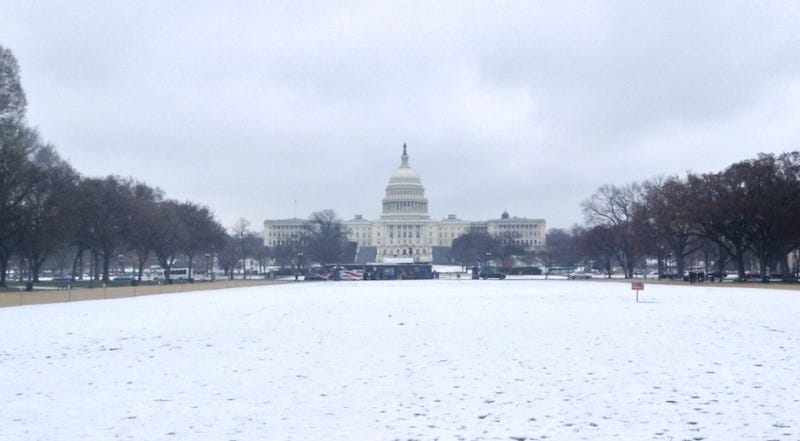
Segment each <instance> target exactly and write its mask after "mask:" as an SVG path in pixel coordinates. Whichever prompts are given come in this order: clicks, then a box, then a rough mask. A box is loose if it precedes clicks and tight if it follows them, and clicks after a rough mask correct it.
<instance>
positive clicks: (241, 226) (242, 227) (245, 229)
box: [231, 218, 250, 279]
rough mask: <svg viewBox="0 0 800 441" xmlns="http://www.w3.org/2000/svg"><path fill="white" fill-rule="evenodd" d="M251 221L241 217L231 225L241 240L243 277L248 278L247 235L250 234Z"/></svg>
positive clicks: (234, 234)
mask: <svg viewBox="0 0 800 441" xmlns="http://www.w3.org/2000/svg"><path fill="white" fill-rule="evenodd" d="M249 228H250V222H249V221H248V220H247V219H245V218H239V219H238V220H237V221H236V223H234V224H233V226H231V232H232V233H233V236H234V237H236V239H237V240H238V241H239V246H240V247H241V253H242V254H241V258H242V277H243V278H245V279H247V269H246V264H247V237H248V236H249V235H250V230H249ZM231 279H233V272H231Z"/></svg>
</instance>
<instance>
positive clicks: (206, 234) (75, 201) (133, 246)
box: [0, 46, 230, 286]
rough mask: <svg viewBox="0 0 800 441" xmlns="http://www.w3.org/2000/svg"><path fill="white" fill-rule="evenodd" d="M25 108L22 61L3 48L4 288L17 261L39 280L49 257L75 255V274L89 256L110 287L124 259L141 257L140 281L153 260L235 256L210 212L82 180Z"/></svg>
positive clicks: (0, 247) (0, 262)
mask: <svg viewBox="0 0 800 441" xmlns="http://www.w3.org/2000/svg"><path fill="white" fill-rule="evenodd" d="M26 106H27V100H26V97H25V93H24V91H23V88H22V86H21V83H20V77H19V66H18V64H17V61H16V59H15V57H14V55H13V54H12V53H11V51H10V50H8V49H6V48H4V47H2V46H0V286H6V277H7V274H8V270H9V265H10V262H11V261H12V259H19V262H20V264H21V265H22V266H24V268H18V269H19V270H23V269H24V270H25V271H26V272H27V273H28V274H29V280H32V281H37V280H38V277H39V274H40V272H41V270H42V268H43V265H44V264H45V262H46V261H47V259H48V258H50V257H51V256H53V255H54V254H56V253H62V254H63V253H64V252H66V251H69V250H71V254H72V256H73V258H72V265H71V268H69V273H70V274H71V275H75V274H76V273H78V272H79V271H78V266H80V267H81V268H82V267H83V259H84V256H87V255H88V256H89V258H90V260H91V263H90V267H91V268H92V274H93V277H96V278H98V279H102V280H103V281H105V282H108V281H109V280H110V273H111V271H110V270H111V268H112V265H113V263H114V261H115V259H116V258H117V257H118V256H119V255H120V254H123V253H125V254H128V255H132V256H134V257H135V260H136V263H135V267H136V270H137V271H136V272H137V274H138V277H139V280H141V277H142V274H143V271H144V268H145V266H146V265H147V263H148V262H149V261H151V260H154V261H157V262H158V263H159V264H160V265H161V266H162V267H163V268H165V269H167V270H169V268H170V267H171V266H172V265H173V264H174V263H175V261H176V260H177V259H178V258H181V259H186V260H188V263H189V267H192V266H193V265H192V263H193V261H194V260H195V259H197V258H198V256H200V255H203V254H206V253H220V254H224V253H225V251H226V250H228V249H229V246H228V244H229V242H230V237H229V236H228V235H227V233H226V231H225V229H224V228H223V227H222V226H221V225H220V224H219V222H217V220H216V219H215V218H214V215H213V213H212V212H211V210H210V209H209V208H208V207H205V206H202V205H199V204H196V203H193V202H179V201H176V200H173V199H167V198H165V197H164V194H163V192H162V191H161V190H159V189H157V188H153V187H150V186H148V185H147V184H145V183H142V182H138V181H135V180H133V179H131V178H123V177H119V176H108V177H103V178H95V177H85V176H82V175H81V174H80V173H78V172H77V171H76V170H75V169H74V168H73V167H72V166H71V165H70V164H69V163H68V162H67V161H65V160H64V159H62V158H61V157H60V156H59V155H58V153H57V152H56V149H55V147H54V146H53V145H52V144H49V143H45V142H44V141H42V138H41V136H40V135H39V132H38V131H37V130H36V129H34V128H31V127H29V126H28V125H27V123H26V119H25V113H26ZM81 274H82V272H81ZM165 275H166V277H169V271H166V272H165Z"/></svg>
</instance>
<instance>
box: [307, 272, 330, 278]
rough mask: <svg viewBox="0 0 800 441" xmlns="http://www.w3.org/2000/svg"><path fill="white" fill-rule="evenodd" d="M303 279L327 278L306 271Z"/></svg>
mask: <svg viewBox="0 0 800 441" xmlns="http://www.w3.org/2000/svg"><path fill="white" fill-rule="evenodd" d="M303 280H328V279H326V278H325V277H323V276H322V274H316V273H308V274H306V275H305V277H303Z"/></svg>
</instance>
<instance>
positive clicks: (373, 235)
mask: <svg viewBox="0 0 800 441" xmlns="http://www.w3.org/2000/svg"><path fill="white" fill-rule="evenodd" d="M408 159H409V158H408V153H407V151H406V146H405V145H404V146H403V154H402V156H401V157H400V167H399V168H398V169H397V170H395V172H394V173H393V174H392V176H391V177H390V178H389V184H388V185H387V186H386V195H385V197H384V198H383V200H382V201H381V202H382V212H381V217H380V219H377V220H374V221H370V220H367V219H364V218H363V216H361V215H356V216H355V218H353V219H352V220H348V221H344V222H342V226H343V228H344V230H345V231H347V237H348V240H349V241H351V242H355V243H357V244H358V247H359V248H365V247H372V248H375V251H376V256H375V259H376V260H377V261H378V262H382V261H384V260H385V259H390V258H413V259H414V260H415V261H417V262H432V261H433V250H434V248H436V247H451V246H452V244H453V241H454V240H455V239H457V238H458V237H460V236H462V235H464V234H467V233H470V232H485V233H488V234H490V235H495V236H505V237H508V238H509V239H510V240H513V241H514V242H515V243H517V244H519V245H522V246H523V247H525V248H528V249H532V248H536V247H540V246H543V245H544V241H545V229H546V223H545V221H544V219H526V218H511V217H509V216H508V215H507V214H506V213H504V214H503V217H502V218H501V219H495V220H489V221H483V222H470V221H464V220H460V219H458V218H457V217H456V216H455V215H449V216H448V217H447V219H443V220H431V218H430V216H429V214H428V198H427V197H425V187H423V186H422V180H421V179H420V177H419V175H417V173H416V172H415V171H414V170H413V169H412V168H411V166H410V165H409V160H408ZM307 224H308V221H305V220H301V219H285V220H267V221H264V243H265V245H267V246H280V245H287V244H289V243H290V242H291V241H294V242H298V241H300V240H301V239H302V236H303V234H305V233H306V232H307V231H308V230H307V227H305V225H307Z"/></svg>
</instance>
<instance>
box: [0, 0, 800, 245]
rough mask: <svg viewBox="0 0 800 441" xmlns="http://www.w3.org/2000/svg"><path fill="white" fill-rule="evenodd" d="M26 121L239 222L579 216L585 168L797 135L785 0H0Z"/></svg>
mask: <svg viewBox="0 0 800 441" xmlns="http://www.w3.org/2000/svg"><path fill="white" fill-rule="evenodd" d="M1 9H2V13H0V45H3V46H5V47H7V48H9V49H11V50H12V51H13V53H14V54H15V55H16V57H17V59H18V61H19V64H20V69H21V76H22V82H23V87H24V89H25V91H26V93H27V97H28V121H29V123H30V124H31V125H33V126H36V127H38V128H39V130H40V132H41V134H42V135H43V137H44V138H45V139H46V140H47V141H50V142H52V143H53V144H54V145H55V146H56V148H57V149H58V151H59V152H60V153H61V155H62V156H63V157H64V158H65V159H67V160H68V161H70V163H72V164H73V165H74V166H75V168H77V169H78V170H79V171H80V172H81V173H83V174H84V175H88V176H105V175H108V174H117V175H123V176H132V177H134V178H136V179H139V180H142V181H145V182H147V183H149V184H151V185H153V186H158V187H160V188H162V189H163V190H164V191H165V192H166V194H167V196H168V197H171V198H175V199H179V200H191V201H194V202H199V203H202V204H205V205H208V206H209V207H210V208H211V209H212V210H214V212H215V213H216V215H217V217H218V218H219V220H220V221H221V222H222V223H223V225H225V226H231V225H233V223H234V222H235V221H236V220H237V219H238V218H242V217H243V218H245V219H247V220H249V221H250V222H251V224H252V228H253V229H259V230H260V228H261V227H260V224H261V222H262V221H263V220H264V219H274V218H289V217H293V216H295V215H296V216H297V217H307V216H308V215H309V214H310V213H311V212H312V211H315V210H321V209H325V208H332V209H334V210H335V211H336V212H337V213H338V214H339V215H340V216H341V217H342V218H345V219H350V218H352V217H353V215H354V214H363V215H364V216H365V217H366V218H369V219H374V218H377V217H379V216H380V209H381V198H382V197H383V195H384V189H385V186H386V184H387V182H388V179H389V176H390V175H391V174H392V172H393V171H394V170H395V169H396V168H397V167H398V166H399V164H400V154H401V153H402V146H403V143H407V144H408V152H409V155H410V157H411V165H412V167H413V168H414V169H415V170H416V171H417V172H418V173H419V174H420V175H421V177H422V181H423V184H424V185H425V188H426V195H427V196H428V198H429V200H430V204H429V206H430V214H431V217H432V218H434V219H437V218H444V217H446V216H447V215H448V214H451V213H452V214H457V215H458V217H459V218H462V219H467V220H484V219H489V218H496V217H498V216H499V215H500V213H501V212H502V211H503V210H508V211H509V212H510V213H511V214H512V215H516V216H520V217H528V218H544V219H546V220H547V222H548V227H569V226H571V225H573V224H575V223H581V222H582V221H583V218H582V214H581V209H580V203H581V201H583V200H585V199H587V198H588V197H590V196H591V194H592V193H593V192H594V191H595V190H596V189H597V188H598V187H599V186H601V185H603V184H618V185H621V184H625V183H629V182H632V181H642V180H645V179H649V178H653V177H656V176H666V175H674V174H678V175H683V174H685V173H686V172H687V171H693V172H709V171H719V170H721V169H723V168H724V167H726V166H727V165H730V164H731V163H733V162H735V161H738V160H742V159H748V158H752V157H755V156H756V155H757V154H758V153H760V152H773V153H781V152H785V151H791V150H796V149H798V148H800V25H798V23H800V3H798V2H794V1H785V2H782V1H776V2H760V1H758V2H757V1H753V2H735V1H721V2H712V1H670V2H663V3H661V2H651V1H645V2H642V1H630V2H628V1H607V2H587V1H576V2H568V1H551V2H536V1H522V2H514V1H507V2H501V1H487V2H468V1H454V2H446V1H436V2H420V3H415V2H409V1H399V2H379V1H367V2H346V1H342V2H339V1H337V2H328V1H317V2H303V1H289V2H277V1H272V2H270V1H253V2H243V1H231V2H222V1H185V2H182V1H169V2H163V1H153V2H147V1H63V2H62V1H53V0H47V1H15V0H11V1H5V2H3V5H2V8H1Z"/></svg>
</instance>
